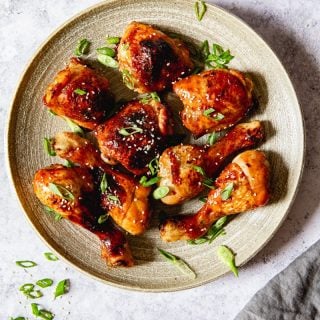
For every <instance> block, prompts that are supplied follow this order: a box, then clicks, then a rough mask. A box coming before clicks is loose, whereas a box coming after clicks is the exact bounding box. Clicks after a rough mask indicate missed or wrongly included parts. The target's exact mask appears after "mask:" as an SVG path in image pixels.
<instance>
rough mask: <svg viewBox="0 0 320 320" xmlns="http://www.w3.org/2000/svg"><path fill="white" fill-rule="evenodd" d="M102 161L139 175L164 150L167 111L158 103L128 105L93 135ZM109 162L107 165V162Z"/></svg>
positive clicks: (168, 124)
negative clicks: (120, 165)
mask: <svg viewBox="0 0 320 320" xmlns="http://www.w3.org/2000/svg"><path fill="white" fill-rule="evenodd" d="M95 133H96V137H97V140H98V143H99V148H100V151H101V153H102V156H103V159H104V160H106V162H109V163H110V164H114V163H117V162H119V163H121V164H122V165H123V166H124V167H125V168H126V169H127V170H128V171H130V172H132V173H133V174H135V175H141V174H144V173H146V172H147V171H148V163H149V162H150V161H151V160H152V159H154V158H155V157H158V156H159V155H160V154H161V152H162V151H163V150H164V149H165V148H166V146H167V145H166V143H167V138H168V137H169V136H170V135H172V133H173V129H172V124H171V119H170V116H169V112H168V110H167V108H166V107H165V106H164V105H163V104H161V103H160V102H158V101H155V100H151V101H150V102H148V103H145V104H144V103H142V102H140V101H132V102H129V103H127V104H125V105H124V106H123V108H122V109H121V110H120V111H119V112H118V113H117V114H115V115H114V116H113V117H111V118H109V119H108V120H107V121H106V122H105V123H103V124H101V125H99V126H98V127H97V129H96V131H95ZM110 161H111V162H110Z"/></svg>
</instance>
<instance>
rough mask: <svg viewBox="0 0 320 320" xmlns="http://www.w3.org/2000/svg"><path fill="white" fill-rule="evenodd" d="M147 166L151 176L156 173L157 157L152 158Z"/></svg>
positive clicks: (157, 166)
mask: <svg viewBox="0 0 320 320" xmlns="http://www.w3.org/2000/svg"><path fill="white" fill-rule="evenodd" d="M148 168H149V170H150V173H151V175H152V176H154V175H155V174H157V172H158V171H159V160H158V159H157V158H154V159H152V160H151V161H150V162H149V163H148Z"/></svg>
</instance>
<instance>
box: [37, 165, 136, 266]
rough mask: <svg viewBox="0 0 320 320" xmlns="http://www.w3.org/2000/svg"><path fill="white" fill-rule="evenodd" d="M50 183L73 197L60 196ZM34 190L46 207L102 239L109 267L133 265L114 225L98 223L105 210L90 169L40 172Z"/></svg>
mask: <svg viewBox="0 0 320 320" xmlns="http://www.w3.org/2000/svg"><path fill="white" fill-rule="evenodd" d="M49 183H53V184H55V185H57V186H59V187H62V188H64V189H66V190H68V191H69V192H71V194H72V195H73V197H72V198H68V199H66V198H63V197H61V196H59V195H57V194H56V193H55V192H53V191H52V189H51V188H50V185H49ZM33 188H34V192H35V194H36V196H37V197H38V199H39V200H40V201H41V203H42V204H44V205H45V206H47V207H49V208H51V209H53V210H54V211H55V212H57V213H59V214H60V215H61V216H62V217H63V218H66V219H68V220H70V221H72V222H73V223H75V224H77V225H80V226H82V227H84V228H85V229H88V230H89V231H91V232H92V233H94V234H95V235H96V236H98V237H99V239H100V240H101V246H102V257H103V258H104V259H105V260H106V261H107V263H108V265H109V266H112V267H115V266H132V265H133V258H132V255H131V252H130V249H129V246H128V242H127V240H126V238H125V236H124V235H123V233H122V232H121V231H120V230H119V229H117V228H116V227H115V226H114V225H113V224H112V223H111V221H106V222H105V223H104V224H101V225H100V224H98V223H97V219H98V217H99V216H100V215H101V214H103V210H102V209H101V208H100V207H99V205H98V203H99V201H98V198H97V190H96V185H95V183H94V180H93V176H92V175H91V173H90V170H89V169H87V168H81V167H75V168H66V167H64V166H62V165H59V164H55V165H51V166H50V167H47V168H44V169H40V170H38V171H37V172H36V174H35V176H34V180H33Z"/></svg>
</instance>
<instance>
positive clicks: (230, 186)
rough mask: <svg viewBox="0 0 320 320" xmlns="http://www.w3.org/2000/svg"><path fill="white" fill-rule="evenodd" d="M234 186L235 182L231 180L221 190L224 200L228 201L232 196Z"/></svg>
mask: <svg viewBox="0 0 320 320" xmlns="http://www.w3.org/2000/svg"><path fill="white" fill-rule="evenodd" d="M233 188H234V183H233V182H229V183H228V184H227V186H226V187H225V188H224V189H223V190H222V191H221V194H220V197H221V199H222V200H223V201H226V200H228V199H229V198H230V197H231V194H232V191H233Z"/></svg>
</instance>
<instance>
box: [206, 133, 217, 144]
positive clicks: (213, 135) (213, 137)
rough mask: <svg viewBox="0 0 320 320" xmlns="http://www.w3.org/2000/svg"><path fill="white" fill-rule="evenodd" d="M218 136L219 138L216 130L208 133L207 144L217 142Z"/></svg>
mask: <svg viewBox="0 0 320 320" xmlns="http://www.w3.org/2000/svg"><path fill="white" fill-rule="evenodd" d="M218 138H219V134H218V133H217V132H212V133H210V134H209V136H208V140H207V141H208V144H209V145H210V146H212V145H214V144H215V143H216V142H217V140H218Z"/></svg>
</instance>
